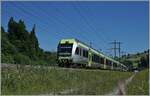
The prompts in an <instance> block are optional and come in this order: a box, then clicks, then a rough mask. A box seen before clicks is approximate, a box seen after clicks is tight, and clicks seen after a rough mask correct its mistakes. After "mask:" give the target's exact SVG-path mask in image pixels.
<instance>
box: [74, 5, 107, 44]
mask: <svg viewBox="0 0 150 96" xmlns="http://www.w3.org/2000/svg"><path fill="white" fill-rule="evenodd" d="M73 8H74V9H76V10H77V12H78V14H79V15H80V16H81V17H82V18H83V20H84V21H85V23H86V25H87V26H88V27H87V28H90V29H91V30H92V32H94V35H95V36H96V37H98V38H99V36H102V35H100V34H99V33H98V32H96V30H95V28H94V27H93V26H92V25H91V24H90V23H88V21H87V19H86V18H85V16H84V15H83V14H81V12H80V8H79V7H77V6H76V5H75V4H73ZM101 39H103V42H102V41H100V42H102V43H104V41H105V40H104V38H101Z"/></svg>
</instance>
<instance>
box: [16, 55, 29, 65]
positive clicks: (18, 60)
mask: <svg viewBox="0 0 150 96" xmlns="http://www.w3.org/2000/svg"><path fill="white" fill-rule="evenodd" d="M14 61H15V63H16V64H31V60H30V58H29V57H27V56H25V55H22V54H20V53H18V54H16V55H15V56H14Z"/></svg>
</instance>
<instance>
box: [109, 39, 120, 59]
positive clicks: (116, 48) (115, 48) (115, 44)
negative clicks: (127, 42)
mask: <svg viewBox="0 0 150 96" xmlns="http://www.w3.org/2000/svg"><path fill="white" fill-rule="evenodd" d="M110 44H113V48H111V49H110V50H114V58H115V57H116V56H117V50H118V53H119V58H120V52H121V46H120V45H121V44H122V43H121V42H117V41H116V40H114V41H113V42H111V43H110ZM117 45H118V46H117Z"/></svg>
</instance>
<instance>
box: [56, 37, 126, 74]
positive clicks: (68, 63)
mask: <svg viewBox="0 0 150 96" xmlns="http://www.w3.org/2000/svg"><path fill="white" fill-rule="evenodd" d="M57 61H58V65H59V66H61V67H88V68H100V69H109V70H120V71H127V70H128V68H127V67H126V66H125V65H124V64H122V63H120V62H118V61H116V60H114V59H112V58H111V57H108V56H106V55H104V54H102V53H101V52H99V51H97V50H95V49H93V48H91V47H90V46H88V45H86V44H84V43H83V42H81V41H79V40H77V39H62V40H60V42H59V44H58V48H57Z"/></svg>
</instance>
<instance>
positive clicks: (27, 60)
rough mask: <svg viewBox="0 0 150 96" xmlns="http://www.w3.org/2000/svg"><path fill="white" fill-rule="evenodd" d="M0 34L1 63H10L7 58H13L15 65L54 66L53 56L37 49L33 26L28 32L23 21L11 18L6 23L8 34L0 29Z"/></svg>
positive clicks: (37, 44)
mask: <svg viewBox="0 0 150 96" xmlns="http://www.w3.org/2000/svg"><path fill="white" fill-rule="evenodd" d="M1 33H2V40H1V41H2V46H1V49H2V54H3V57H2V63H12V59H9V58H13V60H14V62H15V63H16V64H35V65H39V64H42V65H48V64H50V63H53V64H56V61H55V58H56V56H55V54H54V55H53V54H47V53H46V52H44V51H43V49H41V48H40V47H39V43H38V39H37V37H36V34H35V25H34V26H33V29H32V31H31V32H28V31H27V30H26V26H25V24H24V21H22V20H19V22H16V21H15V20H14V19H13V17H11V18H10V20H9V22H8V32H5V30H4V28H3V27H1ZM8 54H9V55H8ZM11 56H12V57H11ZM9 60H10V61H9Z"/></svg>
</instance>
